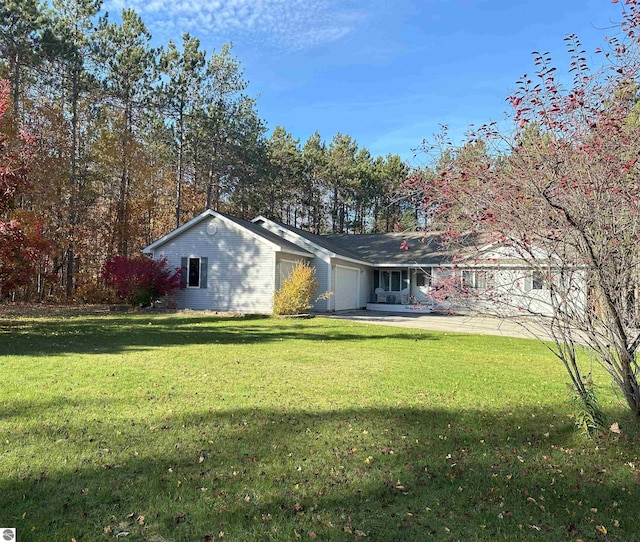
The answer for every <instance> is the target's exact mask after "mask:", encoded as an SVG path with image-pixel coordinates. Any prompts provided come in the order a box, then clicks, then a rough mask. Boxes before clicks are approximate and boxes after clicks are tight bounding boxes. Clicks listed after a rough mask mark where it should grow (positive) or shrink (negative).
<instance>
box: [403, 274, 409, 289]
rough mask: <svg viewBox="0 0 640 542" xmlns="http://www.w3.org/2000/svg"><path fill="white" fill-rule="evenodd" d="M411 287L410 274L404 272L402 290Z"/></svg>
mask: <svg viewBox="0 0 640 542" xmlns="http://www.w3.org/2000/svg"><path fill="white" fill-rule="evenodd" d="M408 287H409V272H408V271H403V272H402V289H403V290H404V289H405V288H408Z"/></svg>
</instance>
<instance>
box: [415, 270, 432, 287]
mask: <svg viewBox="0 0 640 542" xmlns="http://www.w3.org/2000/svg"><path fill="white" fill-rule="evenodd" d="M416 286H417V287H418V288H428V287H429V286H431V268H430V267H427V268H426V269H423V270H422V271H418V272H417V273H416Z"/></svg>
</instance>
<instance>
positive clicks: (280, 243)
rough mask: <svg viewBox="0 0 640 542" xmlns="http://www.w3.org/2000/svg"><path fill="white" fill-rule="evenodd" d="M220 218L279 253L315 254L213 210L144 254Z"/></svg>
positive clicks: (246, 222) (264, 230)
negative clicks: (209, 219) (202, 224)
mask: <svg viewBox="0 0 640 542" xmlns="http://www.w3.org/2000/svg"><path fill="white" fill-rule="evenodd" d="M211 217H213V218H219V219H221V220H223V221H225V222H227V223H231V224H233V225H234V226H235V227H237V228H241V229H243V230H245V231H246V232H248V233H249V234H250V235H251V236H252V237H254V238H256V239H258V240H260V241H262V242H266V243H268V244H269V245H271V246H272V247H273V248H274V249H275V250H276V251H278V252H286V253H288V254H294V255H297V256H303V257H307V258H312V257H313V254H311V253H310V252H308V251H306V250H304V249H303V248H301V247H299V246H298V245H296V244H294V243H291V242H289V241H287V240H286V239H283V238H282V237H280V236H278V235H276V234H274V233H271V232H270V231H268V230H266V229H265V228H261V227H260V226H258V225H256V224H253V223H252V222H249V221H247V220H243V219H241V218H237V217H234V216H231V215H226V214H224V213H219V212H217V211H213V210H211V209H207V210H206V211H204V212H203V213H201V214H199V215H198V216H196V217H194V218H192V219H191V220H189V221H188V222H185V223H184V224H183V225H182V226H180V227H179V228H176V229H175V230H173V231H171V232H169V233H168V234H167V235H165V236H163V237H161V238H160V239H158V240H157V241H154V242H153V243H151V244H150V245H148V246H146V247H145V248H143V249H142V252H143V253H150V252H152V251H154V250H156V249H157V248H159V247H160V246H162V245H164V244H165V243H168V242H169V241H171V240H172V239H174V238H176V237H178V236H179V235H180V234H182V233H184V232H185V231H187V230H189V229H191V228H193V227H194V226H196V225H197V224H199V223H200V222H202V221H203V220H205V219H207V218H211Z"/></svg>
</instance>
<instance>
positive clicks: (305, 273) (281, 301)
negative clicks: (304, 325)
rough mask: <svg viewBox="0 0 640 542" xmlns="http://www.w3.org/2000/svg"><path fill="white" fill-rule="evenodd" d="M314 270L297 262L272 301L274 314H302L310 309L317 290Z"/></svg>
mask: <svg viewBox="0 0 640 542" xmlns="http://www.w3.org/2000/svg"><path fill="white" fill-rule="evenodd" d="M315 275H316V270H315V269H314V268H312V267H309V265H307V264H306V263H303V262H299V263H298V264H296V266H295V267H294V268H293V271H291V274H290V275H289V276H288V277H287V278H286V279H284V280H283V281H282V285H281V287H280V289H279V290H278V291H277V292H276V295H275V296H274V299H273V313H274V314H302V313H304V312H306V311H307V310H308V309H310V308H311V300H312V299H313V296H314V295H315V293H316V291H317V289H318V282H317V281H316V278H315Z"/></svg>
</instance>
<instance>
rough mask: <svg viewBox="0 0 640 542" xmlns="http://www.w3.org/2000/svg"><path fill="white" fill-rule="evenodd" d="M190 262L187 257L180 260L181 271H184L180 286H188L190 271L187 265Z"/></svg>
mask: <svg viewBox="0 0 640 542" xmlns="http://www.w3.org/2000/svg"><path fill="white" fill-rule="evenodd" d="M188 263H189V260H188V259H187V258H182V259H181V260H180V267H181V269H180V271H181V273H182V278H181V279H180V286H181V287H182V288H186V287H187V273H188V272H189V270H188V269H187V265H188Z"/></svg>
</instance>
